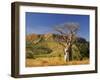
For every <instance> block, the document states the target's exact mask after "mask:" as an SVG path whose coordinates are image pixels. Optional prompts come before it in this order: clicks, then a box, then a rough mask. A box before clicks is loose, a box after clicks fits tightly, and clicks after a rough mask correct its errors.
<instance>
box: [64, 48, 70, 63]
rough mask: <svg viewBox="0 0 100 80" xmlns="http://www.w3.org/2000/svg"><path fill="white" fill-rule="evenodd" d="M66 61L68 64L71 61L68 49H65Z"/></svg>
mask: <svg viewBox="0 0 100 80" xmlns="http://www.w3.org/2000/svg"><path fill="white" fill-rule="evenodd" d="M64 60H65V61H66V62H67V61H69V52H68V48H65V52H64Z"/></svg>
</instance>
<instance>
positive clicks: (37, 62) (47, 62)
mask: <svg viewBox="0 0 100 80" xmlns="http://www.w3.org/2000/svg"><path fill="white" fill-rule="evenodd" d="M80 64H89V60H88V59H87V60H82V61H70V62H65V61H64V60H63V58H59V57H51V58H36V59H26V67H36V66H58V65H80Z"/></svg>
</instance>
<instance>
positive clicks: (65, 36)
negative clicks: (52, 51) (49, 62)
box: [54, 23, 80, 61]
mask: <svg viewBox="0 0 100 80" xmlns="http://www.w3.org/2000/svg"><path fill="white" fill-rule="evenodd" d="M79 27H80V26H79V24H78V23H64V24H60V25H57V26H55V28H54V29H55V31H57V32H58V33H59V36H61V37H60V40H58V42H59V43H60V44H61V45H63V46H64V60H65V61H72V45H73V43H74V41H75V40H76V35H77V31H78V30H79Z"/></svg>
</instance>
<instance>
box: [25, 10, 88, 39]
mask: <svg viewBox="0 0 100 80" xmlns="http://www.w3.org/2000/svg"><path fill="white" fill-rule="evenodd" d="M66 22H75V23H78V24H79V25H80V29H79V31H78V36H80V37H83V38H85V39H86V40H89V15H72V14H51V13H33V12H26V34H32V33H35V34H45V33H52V32H54V30H53V29H54V26H55V25H59V24H63V23H66Z"/></svg>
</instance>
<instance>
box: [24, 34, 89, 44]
mask: <svg viewBox="0 0 100 80" xmlns="http://www.w3.org/2000/svg"><path fill="white" fill-rule="evenodd" d="M58 36H59V37H58ZM39 38H42V40H45V41H46V40H47V41H54V40H55V39H56V38H58V39H59V41H60V40H61V41H63V40H62V36H61V35H59V34H52V33H47V34H34V33H33V34H29V35H26V40H27V41H32V40H37V39H39ZM77 41H78V42H80V43H86V42H87V41H86V40H85V39H84V38H82V37H77Z"/></svg>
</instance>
